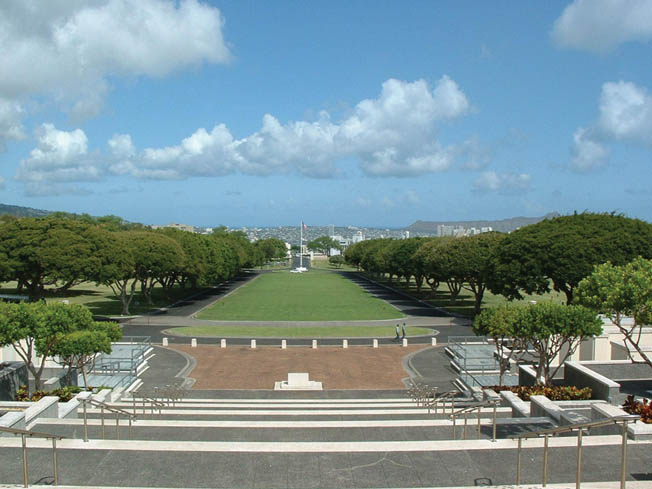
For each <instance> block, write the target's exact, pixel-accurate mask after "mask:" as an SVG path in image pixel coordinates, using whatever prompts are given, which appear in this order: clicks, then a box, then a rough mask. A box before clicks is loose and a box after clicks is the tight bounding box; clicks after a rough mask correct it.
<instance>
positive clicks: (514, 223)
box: [405, 212, 561, 234]
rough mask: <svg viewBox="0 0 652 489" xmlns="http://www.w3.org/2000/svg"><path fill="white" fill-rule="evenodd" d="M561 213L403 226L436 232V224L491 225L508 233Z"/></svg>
mask: <svg viewBox="0 0 652 489" xmlns="http://www.w3.org/2000/svg"><path fill="white" fill-rule="evenodd" d="M560 215H561V214H559V212H549V213H547V214H546V215H544V216H541V217H524V216H519V217H510V218H508V219H497V220H493V221H490V220H476V221H422V220H418V221H416V222H414V223H413V224H410V225H409V226H407V227H406V228H405V230H406V231H410V232H413V233H433V234H434V233H436V232H437V226H440V225H444V226H461V227H464V228H482V227H491V228H492V229H493V230H494V231H500V232H501V233H509V232H511V231H514V230H516V229H518V228H521V227H523V226H529V225H530V224H536V223H537V222H540V221H543V220H544V219H552V218H555V217H559V216H560Z"/></svg>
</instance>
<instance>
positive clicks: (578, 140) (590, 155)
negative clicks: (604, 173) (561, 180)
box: [571, 127, 609, 172]
mask: <svg viewBox="0 0 652 489" xmlns="http://www.w3.org/2000/svg"><path fill="white" fill-rule="evenodd" d="M608 159H609V151H608V150H607V148H605V147H604V145H603V144H602V143H601V142H600V141H598V140H597V139H595V138H594V137H593V135H592V134H591V132H590V131H587V130H586V129H585V128H583V127H580V128H578V129H577V130H576V131H575V134H573V147H572V149H571V168H573V169H574V170H577V171H581V172H584V171H590V170H593V169H596V168H599V167H601V166H602V165H604V164H605V163H606V161H607V160H608Z"/></svg>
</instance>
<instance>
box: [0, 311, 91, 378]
mask: <svg viewBox="0 0 652 489" xmlns="http://www.w3.org/2000/svg"><path fill="white" fill-rule="evenodd" d="M92 325H93V317H92V315H91V313H90V312H89V311H88V309H87V308H86V307H84V306H81V305H78V304H71V305H67V304H63V303H61V302H57V303H53V304H46V303H44V302H31V303H26V302H23V303H20V304H8V303H4V302H0V346H7V345H10V346H12V347H13V348H14V350H15V351H16V353H17V354H18V356H20V358H21V359H22V360H23V362H25V365H26V366H27V369H28V370H29V371H30V373H31V374H32V375H33V377H34V383H35V385H36V389H37V390H38V389H40V388H41V376H42V374H43V369H44V368H45V361H46V357H48V356H51V355H52V354H53V353H54V351H55V349H56V347H57V343H58V342H59V341H60V340H61V338H63V337H64V336H65V335H67V334H69V333H72V332H74V331H78V330H84V329H89V328H91V327H92ZM34 354H36V355H39V356H40V357H41V360H40V364H38V365H35V364H34V360H33V358H34Z"/></svg>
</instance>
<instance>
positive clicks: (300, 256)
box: [299, 221, 303, 268]
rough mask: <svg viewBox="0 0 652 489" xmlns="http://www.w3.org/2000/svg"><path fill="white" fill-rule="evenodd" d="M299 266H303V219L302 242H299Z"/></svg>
mask: <svg viewBox="0 0 652 489" xmlns="http://www.w3.org/2000/svg"><path fill="white" fill-rule="evenodd" d="M299 268H303V221H301V242H300V243H299Z"/></svg>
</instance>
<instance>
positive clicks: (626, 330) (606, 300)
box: [577, 257, 652, 367]
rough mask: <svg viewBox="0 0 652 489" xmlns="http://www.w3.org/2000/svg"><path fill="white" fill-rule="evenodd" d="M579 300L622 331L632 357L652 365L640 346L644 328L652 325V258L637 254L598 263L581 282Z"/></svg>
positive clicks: (578, 291)
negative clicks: (628, 258)
mask: <svg viewBox="0 0 652 489" xmlns="http://www.w3.org/2000/svg"><path fill="white" fill-rule="evenodd" d="M577 300H578V302H579V303H580V304H583V305H585V306H587V307H590V308H592V309H594V310H595V311H597V312H599V313H601V314H604V315H605V316H606V317H608V318H609V319H611V322H612V323H613V324H614V325H615V326H617V327H618V329H619V330H620V332H621V333H622V334H623V338H624V341H625V346H627V351H628V354H629V357H630V359H631V360H633V361H642V362H645V363H647V364H648V365H649V366H650V367H652V357H651V356H650V354H649V353H648V352H646V351H645V350H644V349H643V348H641V345H640V340H641V332H642V328H643V327H644V325H649V324H652V260H645V259H643V258H641V257H637V258H635V259H634V260H632V261H631V262H630V263H627V264H626V265H621V266H615V265H613V264H612V263H610V262H607V263H604V264H602V265H596V266H595V267H594V269H593V273H592V274H591V275H589V276H588V277H586V278H585V279H584V280H582V281H581V282H580V283H579V286H578V287H577ZM627 317H629V318H631V319H632V321H631V322H630V321H629V320H628V319H626V318H627ZM631 349H633V350H634V351H636V352H637V353H638V355H639V357H640V360H638V358H635V357H634V356H633V355H632V354H631V351H630V350H631Z"/></svg>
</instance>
